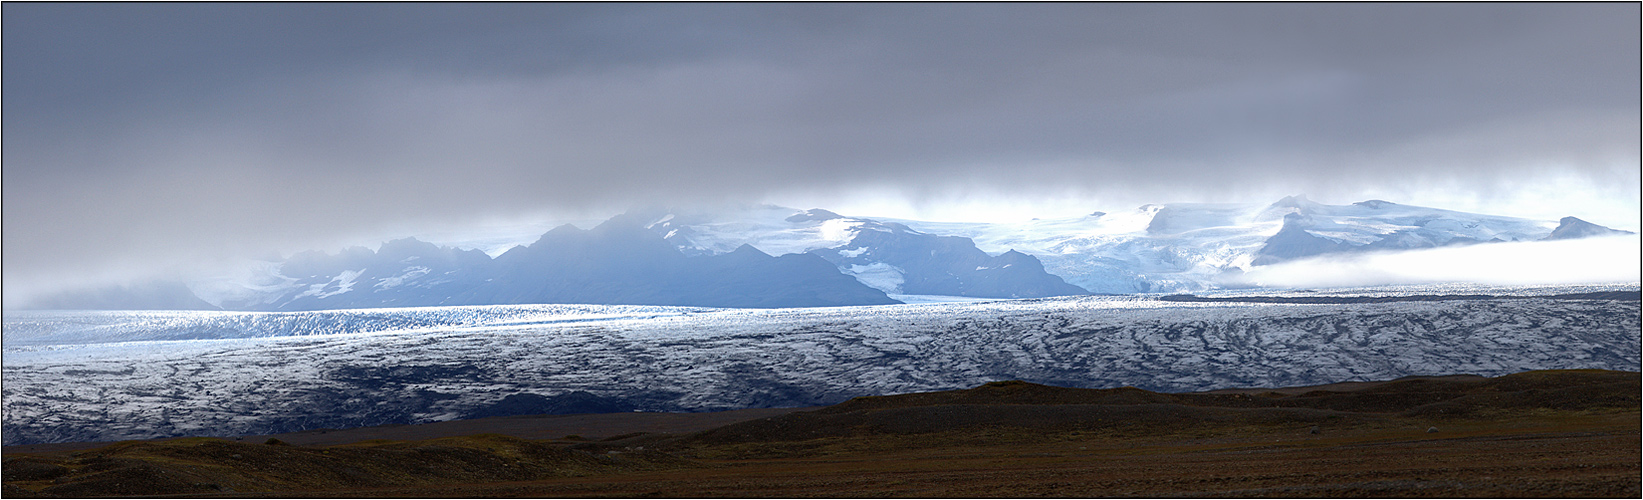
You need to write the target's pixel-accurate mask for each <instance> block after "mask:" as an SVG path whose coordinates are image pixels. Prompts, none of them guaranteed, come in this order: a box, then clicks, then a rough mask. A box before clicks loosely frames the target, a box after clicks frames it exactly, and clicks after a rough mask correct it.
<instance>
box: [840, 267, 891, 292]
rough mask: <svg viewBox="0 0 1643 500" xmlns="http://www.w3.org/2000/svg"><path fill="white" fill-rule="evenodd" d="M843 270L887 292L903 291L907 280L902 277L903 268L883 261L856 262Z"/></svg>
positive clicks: (870, 285) (858, 279) (866, 283)
mask: <svg viewBox="0 0 1643 500" xmlns="http://www.w3.org/2000/svg"><path fill="white" fill-rule="evenodd" d="M843 271H844V273H845V274H848V275H851V276H854V277H855V278H856V281H860V282H861V284H863V285H867V286H869V287H873V288H876V289H878V290H880V291H883V292H884V293H887V294H891V293H901V284H902V283H904V282H906V280H905V279H904V278H902V270H901V268H899V267H896V266H892V265H889V264H885V263H883V262H874V263H872V264H869V265H865V266H864V265H860V264H856V265H852V266H850V268H849V269H844V270H843Z"/></svg>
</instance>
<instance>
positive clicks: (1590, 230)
mask: <svg viewBox="0 0 1643 500" xmlns="http://www.w3.org/2000/svg"><path fill="white" fill-rule="evenodd" d="M1622 234H1635V233H1632V232H1631V231H1621V230H1618V229H1609V228H1607V227H1603V226H1599V225H1597V224H1593V223H1590V222H1586V221H1583V220H1580V219H1577V218H1575V217H1564V218H1562V219H1560V220H1558V221H1557V229H1553V230H1552V234H1551V235H1548V236H1546V239H1548V240H1572V239H1576V238H1590V237H1593V236H1615V235H1622Z"/></svg>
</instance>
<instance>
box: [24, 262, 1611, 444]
mask: <svg viewBox="0 0 1643 500" xmlns="http://www.w3.org/2000/svg"><path fill="white" fill-rule="evenodd" d="M1608 290H1622V291H1635V290H1637V284H1636V283H1630V284H1622V285H1594V286H1586V287H1561V288H1560V287H1518V288H1511V287H1497V288H1483V289H1478V288H1466V287H1465V286H1464V285H1445V286H1430V287H1404V288H1383V289H1378V290H1372V291H1367V292H1366V291H1365V290H1363V289H1352V290H1346V289H1342V290H1300V291H1288V292H1282V293H1283V294H1288V295H1295V296H1313V295H1323V296H1340V295H1350V294H1354V293H1355V294H1360V295H1361V294H1364V293H1374V294H1376V295H1382V296H1388V295H1390V296H1398V295H1419V294H1422V293H1431V292H1433V291H1438V292H1440V293H1485V294H1491V295H1495V296H1496V297H1494V298H1488V299H1473V300H1419V301H1407V302H1387V303H1372V304H1258V303H1250V302H1216V303H1193V302H1173V301H1167V300H1160V298H1159V297H1158V296H1155V295H1141V296H1115V297H1104V296H1079V297H1058V298H1043V299H1017V300H986V301H971V302H962V303H960V302H928V303H918V304H906V305H887V306H851V307H819V308H797V309H727V308H707V307H671V306H602V305H562V304H561V305H506V306H456V307H414V308H380V309H351V310H326V311H306V312H206V311H16V312H8V313H7V314H6V316H5V318H4V330H3V334H4V351H3V363H0V365H3V370H4V379H5V384H4V388H3V391H4V397H3V405H4V418H3V422H0V429H3V431H4V439H5V444H7V445H11V444H25V443H42V442H68V441H109V440H122V439H144V438H157V437H167V436H183V435H208V436H235V435H247V434H267V433H277V432H290V431H298V430H307V429H321V428H345V427H360V426H372V425H385V424H409V423H420V422H432V421H441V420H450V419H456V418H465V417H470V416H474V415H484V414H486V413H485V412H486V410H487V409H488V408H493V407H495V405H497V404H498V403H499V402H501V401H502V400H503V399H504V398H507V397H509V396H520V395H534V396H560V395H566V394H570V393H573V392H576V391H581V392H585V393H588V394H592V395H594V396H596V397H597V398H600V401H601V402H602V404H603V405H604V406H602V407H621V408H628V409H632V410H644V411H711V410H722V409H733V408H749V407H780V406H809V405H821V404H831V403H837V402H840V401H842V400H844V399H847V398H850V397H855V396H866V395H881V394H896V393H906V392H918V391H935V390H947V389H957V388H964V387H972V386H975V385H978V384H981V383H984V382H988V381H995V380H1006V379H1022V380H1027V381H1032V382H1037V383H1045V384H1051V385H1060V386H1068V387H1093V388H1100V387H1119V386H1135V387H1140V388H1143V389H1149V390H1155V391H1195V390H1208V389H1214V388H1222V387H1234V386H1237V387H1278V386H1299V385H1311V384H1323V383H1332V382H1343V381H1353V380H1383V379H1392V378H1397V377H1402V376H1409V375H1437V374H1452V373H1473V374H1478V375H1485V376H1497V375H1504V374H1508V373H1514V372H1519V371H1524V370H1534V369H1569V368H1600V369H1611V370H1637V369H1638V365H1639V362H1640V353H1639V351H1640V342H1643V341H1640V338H1639V332H1640V330H1643V326H1640V324H1639V323H1640V311H1639V302H1638V301H1637V300H1635V299H1631V300H1565V299H1553V298H1547V297H1543V296H1541V295H1551V294H1555V293H1570V292H1586V291H1608ZM1240 293H1251V292H1239V291H1229V292H1225V293H1222V294H1219V295H1215V294H1207V295H1215V296H1220V297H1234V298H1235V297H1238V296H1239V294H1240ZM1263 293H1264V294H1266V295H1272V294H1273V293H1272V292H1271V291H1263Z"/></svg>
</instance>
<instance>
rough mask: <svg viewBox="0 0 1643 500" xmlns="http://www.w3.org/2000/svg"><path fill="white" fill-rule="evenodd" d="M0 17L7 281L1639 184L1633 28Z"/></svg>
mask: <svg viewBox="0 0 1643 500" xmlns="http://www.w3.org/2000/svg"><path fill="white" fill-rule="evenodd" d="M4 9H5V12H4V14H5V15H4V23H5V25H4V51H5V54H4V66H5V67H4V70H5V71H4V85H5V89H4V90H5V92H4V104H5V111H4V113H5V124H4V134H5V137H4V141H5V144H4V146H5V152H4V161H5V171H4V177H5V179H4V180H5V188H4V189H5V257H6V259H5V267H6V275H7V279H8V283H9V282H11V281H12V280H13V277H14V276H25V275H29V274H31V273H33V274H36V275H41V276H48V275H50V273H52V272H54V270H61V269H70V268H84V267H86V264H87V263H96V264H99V265H109V264H110V263H117V262H116V261H117V260H118V259H121V258H124V259H127V260H134V261H139V262H148V261H151V260H152V259H153V258H154V256H165V255H169V256H176V255H182V254H189V253H191V252H200V251H206V252H209V253H223V252H229V251H233V252H249V251H255V250H256V249H258V248H269V247H272V246H275V244H276V243H287V242H297V243H292V244H293V245H302V244H310V243H311V242H313V241H320V240H326V239H328V238H337V239H345V238H346V237H347V236H348V235H350V234H356V233H357V232H359V231H361V230H369V229H370V228H380V227H383V226H385V225H392V224H403V223H405V222H406V221H438V222H442V223H460V222H462V221H464V220H467V219H466V218H471V217H475V216H478V215H482V214H493V213H519V212H524V211H531V210H592V209H618V208H620V207H622V206H625V205H627V204H631V203H638V202H646V203H653V202H657V201H661V202H678V203H684V202H690V201H695V200H713V199H725V198H728V199H758V198H759V197H760V196H763V195H764V194H765V193H768V192H771V191H773V190H777V191H779V190H786V191H792V190H809V191H812V192H823V193H825V192H829V191H830V190H841V191H842V190H848V189H852V188H856V187H861V186H868V187H885V186H888V187H891V188H896V189H901V190H903V191H905V192H909V193H914V194H915V195H916V194H918V193H937V192H942V191H943V190H946V189H959V188H966V189H970V188H974V187H975V186H991V188H990V189H993V190H995V191H998V193H999V194H1001V195H1006V196H1007V195H1020V196H1029V197H1030V196H1033V195H1034V194H1035V193H1038V192H1040V191H1042V190H1045V189H1050V188H1054V189H1069V188H1070V189H1075V190H1083V191H1086V192H1089V193H1091V194H1092V195H1102V194H1113V193H1131V194H1133V193H1144V195H1145V196H1152V197H1155V199H1154V200H1153V201H1174V200H1182V199H1189V198H1191V197H1193V196H1199V197H1202V196H1206V195H1209V194H1213V193H1217V192H1234V191H1238V190H1247V191H1251V192H1262V194H1263V195H1264V194H1265V192H1264V191H1262V190H1263V189H1267V190H1270V189H1272V188H1271V186H1278V189H1288V190H1307V191H1308V192H1310V193H1331V192H1333V193H1349V192H1351V190H1352V189H1354V188H1353V186H1358V185H1360V184H1361V185H1396V184H1398V183H1409V182H1425V181H1454V180H1455V179H1461V180H1464V181H1465V182H1474V181H1475V182H1474V183H1475V184H1476V185H1478V186H1484V187H1479V188H1478V189H1491V188H1489V187H1488V186H1510V185H1511V182H1512V180H1511V179H1514V178H1521V177H1523V176H1524V175H1526V174H1527V173H1532V172H1535V171H1537V170H1541V169H1546V168H1549V167H1558V168H1567V169H1570V170H1571V171H1572V172H1574V174H1575V175H1585V176H1588V177H1594V178H1599V179H1608V178H1615V177H1617V176H1618V178H1621V179H1625V178H1626V175H1630V176H1631V177H1630V179H1633V180H1635V179H1636V175H1635V169H1636V162H1637V149H1638V142H1637V136H1638V133H1639V126H1638V107H1639V103H1638V73H1639V62H1638V61H1639V53H1638V41H1639V27H1638V14H1639V12H1638V6H1637V5H1636V4H1573V5H1570V4H1486V5H1470V4H1393V5H1388V4H1368V5H1360V4H1300V5H1297V4H1258V5H1243V4H1029V5H1016V4H980V5H975V4H844V5H838V4H823V5H815V4H753V5H740V4H508V3H504V4H478V5H472V4H444V3H440V4H374V3H350V4H325V3H318V4H307V3H298V4H278V3H276V4H193V3H178V4H16V3H9V4H6V5H5V6H4ZM1617 169H1618V170H1617ZM1343 195H1344V194H1343ZM1633 196H1634V197H1635V195H1633ZM1156 198H1163V199H1156ZM1342 201H1349V200H1342ZM429 223H433V222H429ZM19 279H20V278H19Z"/></svg>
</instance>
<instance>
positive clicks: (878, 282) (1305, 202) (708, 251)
mask: <svg viewBox="0 0 1643 500" xmlns="http://www.w3.org/2000/svg"><path fill="white" fill-rule="evenodd" d="M1622 234H1635V233H1631V232H1628V231H1619V230H1613V229H1610V228H1607V227H1603V226H1600V225H1597V224H1592V223H1589V222H1586V221H1583V220H1580V219H1578V218H1575V217H1566V218H1564V219H1562V220H1560V221H1558V222H1556V223H1553V222H1551V221H1533V220H1527V219H1517V218H1512V217H1500V216H1489V215H1481V214H1468V213H1464V212H1455V211H1450V210H1443V209H1435V208H1427V207H1417V206H1411V205H1402V204H1398V203H1393V202H1388V201H1384V200H1365V201H1360V202H1356V203H1352V204H1348V205H1327V204H1323V203H1318V202H1314V201H1311V200H1309V199H1307V198H1306V197H1305V196H1288V197H1285V198H1283V199H1280V200H1278V201H1277V202H1274V203H1271V204H1266V205H1256V204H1195V203H1171V204H1161V205H1159V204H1154V205H1144V206H1141V207H1138V208H1137V209H1135V210H1132V211H1129V212H1112V213H1108V212H1093V213H1091V214H1090V215H1087V216H1083V217H1076V218H1066V219H1050V220H1038V219H1034V220H1033V221H1030V222H1024V223H1015V224H979V223H940V222H923V221H912V220H899V219H883V218H868V217H852V216H846V215H841V214H838V213H836V212H832V211H829V210H826V209H822V208H812V209H808V210H796V209H790V208H785V207H779V206H773V205H760V206H754V207H740V208H737V209H734V210H728V211H727V210H721V211H680V210H672V209H666V208H648V209H639V210H633V211H629V212H626V213H623V214H619V215H617V216H614V217H611V218H610V219H607V220H605V221H603V222H601V223H599V224H598V225H596V226H594V227H593V228H592V229H587V230H583V229H579V228H577V227H576V226H574V225H570V224H564V225H560V226H558V227H555V228H553V229H551V230H549V231H547V232H545V233H542V234H540V235H539V236H538V237H536V238H535V240H534V241H532V242H529V243H526V244H521V245H517V246H514V247H512V248H510V249H508V250H507V251H504V252H501V253H500V254H498V255H496V256H495V257H494V258H492V257H490V256H487V255H486V254H485V253H483V252H481V251H479V250H464V249H462V248H460V247H459V246H438V245H434V244H432V243H428V242H425V241H421V240H418V239H416V238H414V237H413V238H401V239H396V240H390V241H388V242H385V243H383V244H382V245H381V246H380V247H379V249H378V250H376V251H374V252H373V251H372V250H370V249H368V248H365V247H357V246H356V247H349V248H346V249H343V250H341V251H340V252H338V253H335V254H331V253H325V252H319V251H307V252H301V253H298V254H295V255H293V256H291V257H290V258H286V259H283V260H280V261H275V262H267V263H264V264H266V266H265V268H264V270H263V271H260V272H261V273H262V274H260V275H258V277H256V278H255V279H252V280H251V281H248V282H243V283H242V282H229V281H224V280H217V281H207V282H201V281H196V282H191V283H188V284H185V285H183V286H182V287H179V286H177V285H176V284H174V283H173V284H165V283H149V284H140V285H137V286H127V287H124V288H118V287H112V288H105V289H101V290H78V291H71V292H66V293H62V294H57V295H53V296H48V297H44V298H41V299H39V300H36V301H34V303H33V304H30V305H28V306H27V307H25V308H34V309H42V308H44V309H111V308H130V309H226V310H271V311H278V310H283V311H295V310H318V309H327V308H351V307H410V306H436V305H470V304H471V305H479V304H521V303H590V304H642V305H693V306H709V307H815V306H835V305H865V304H893V303H897V302H900V301H899V300H897V299H895V298H894V297H895V296H914V297H923V296H934V297H964V298H995V299H996V298H1005V299H1008V298H1042V297H1052V296H1064V295H1082V294H1088V293H1101V294H1125V293H1192V292H1199V291H1207V290H1214V289H1219V288H1224V287H1234V288H1244V287H1251V286H1257V285H1252V284H1249V283H1246V282H1244V281H1243V279H1242V278H1241V276H1242V273H1244V272H1245V271H1248V270H1251V269H1255V268H1259V267H1261V266H1267V265H1273V264H1279V263H1284V262H1288V261H1291V260H1297V259H1307V258H1314V257H1319V256H1326V255H1335V254H1341V255H1345V254H1354V253H1365V252H1389V251H1390V252H1397V251H1406V250H1419V249H1428V248H1439V247H1448V246H1458V245H1477V244H1489V243H1497V242H1509V241H1521V242H1528V241H1552V240H1566V239H1576V238H1589V237H1603V236H1611V235H1622ZM754 253H758V254H760V255H754ZM805 255H808V256H813V257H815V258H817V260H820V261H825V262H826V263H827V264H828V265H830V266H832V267H833V270H831V271H829V270H826V269H823V268H822V266H819V265H817V263H816V262H814V261H812V260H809V259H810V257H802V256H805ZM698 259H705V260H698ZM729 262H737V263H739V264H736V265H729V264H726V263H729ZM710 269H711V271H710ZM760 274H764V275H768V276H767V277H768V278H769V279H758V278H756V277H755V276H758V275H760ZM835 274H838V275H842V276H845V277H848V278H850V279H852V280H853V281H855V282H856V283H848V282H845V281H841V280H838V279H836V278H834V277H833V275H835ZM172 281H175V280H172ZM858 285H860V286H858ZM225 290H226V291H227V292H226V293H225ZM691 295H697V296H696V297H692V296H691ZM921 300H922V299H921ZM943 300H944V299H943Z"/></svg>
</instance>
